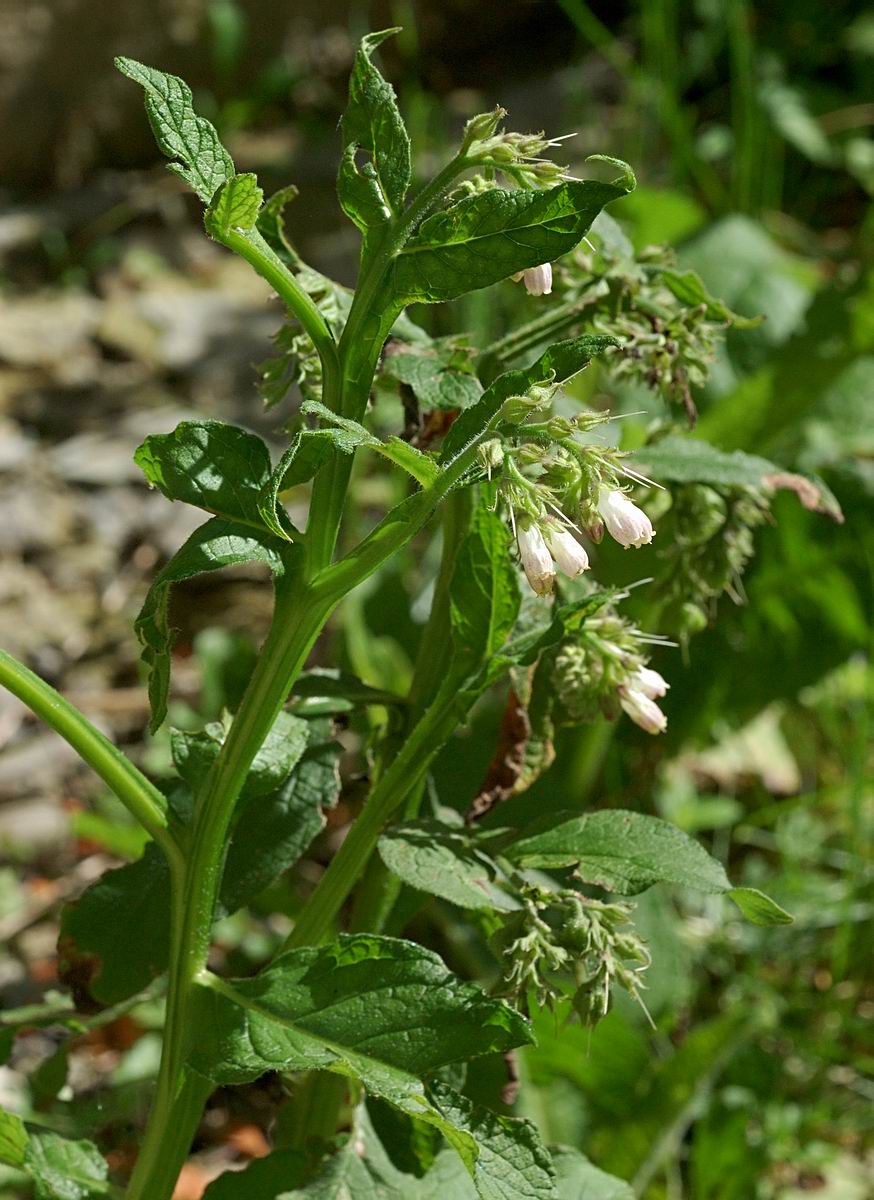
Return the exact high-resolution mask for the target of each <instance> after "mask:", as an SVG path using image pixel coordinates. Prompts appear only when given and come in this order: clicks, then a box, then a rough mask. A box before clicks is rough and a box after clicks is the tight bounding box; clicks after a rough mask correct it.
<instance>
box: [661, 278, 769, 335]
mask: <svg viewBox="0 0 874 1200" xmlns="http://www.w3.org/2000/svg"><path fill="white" fill-rule="evenodd" d="M659 279H661V281H662V283H664V285H665V287H667V289H668V291H670V292H671V293H672V294H673V295H674V296H675V297H676V299H677V300H679V301H680V303H681V304H685V305H687V306H688V307H689V308H697V307H699V306H703V307H704V310H705V312H706V314H707V317H708V318H709V319H710V320H711V321H724V322H725V323H726V325H734V326H735V327H736V328H737V329H752V328H754V327H755V326H756V325H761V323H762V321H763V320H764V318H763V317H742V316H740V315H739V314H738V313H736V312H732V311H731V309H730V308H729V307H728V305H727V304H723V302H722V301H721V300H716V299H714V298H713V296H711V295H710V293H709V292H708V291H707V288H705V286H704V284H703V282H702V280H701V276H700V275H699V274H698V273H697V272H696V271H677V270H674V269H673V268H671V267H665V268H664V269H663V270H660V271H659Z"/></svg>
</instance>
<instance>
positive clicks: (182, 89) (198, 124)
mask: <svg viewBox="0 0 874 1200" xmlns="http://www.w3.org/2000/svg"><path fill="white" fill-rule="evenodd" d="M115 65H116V67H118V69H119V71H121V73H122V74H123V75H127V77H128V79H132V80H133V81H134V82H135V83H139V84H140V85H141V86H142V88H143V89H144V91H145V93H146V112H147V114H148V117H149V123H150V124H151V126H152V132H153V133H154V135H155V141H156V142H157V143H158V146H159V147H160V148H161V150H162V151H163V152H164V154H166V155H167V157H168V158H172V159H173V160H174V161H173V162H171V163H168V167H169V169H170V170H171V171H173V172H174V174H176V175H178V176H180V178H182V179H184V180H185V182H186V183H187V184H188V185H189V187H191V188H192V189H193V190H194V191H195V192H196V193H197V194H198V196H199V197H200V198H201V200H203V202H204V203H205V204H209V202H210V201H211V200H212V198H213V196H214V195H215V193H216V191H217V190H218V189H219V188H220V187H221V185H222V184H223V183H225V182H226V180H228V179H231V178H232V177H233V175H234V164H233V162H232V161H231V156H230V155H229V154H228V152H227V150H225V148H224V146H223V145H222V144H221V141H220V140H219V135H218V134H217V133H216V131H215V129H214V127H213V126H212V125H210V123H209V121H207V120H206V119H205V118H204V117H199V116H198V115H197V113H195V111H194V107H193V105H192V97H191V88H190V87H189V86H188V84H187V83H185V81H184V80H182V79H179V78H177V76H175V75H167V74H166V73H165V72H164V71H156V70H155V69H154V68H153V67H146V66H143V64H142V63H138V62H135V61H134V60H133V59H131V58H116V60H115Z"/></svg>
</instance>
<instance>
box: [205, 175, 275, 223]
mask: <svg viewBox="0 0 874 1200" xmlns="http://www.w3.org/2000/svg"><path fill="white" fill-rule="evenodd" d="M263 199H264V193H263V191H262V190H261V188H259V187H258V180H257V178H256V176H254V175H252V174H249V173H248V172H247V173H245V174H243V175H234V176H233V177H232V178H231V179H229V180H228V181H227V183H223V184H222V186H221V187H220V188H219V190H218V192H216V195H215V198H214V199H213V202H212V204H210V206H209V208H208V209H207V210H206V216H205V218H204V220H205V222H206V228H207V230H208V231H209V232H210V233H211V234H212V235H213V237H216V238H223V237H227V235H228V234H229V233H230V232H231V231H232V230H240V231H242V232H246V231H248V230H250V229H254V228H255V224H256V222H257V220H258V213H259V211H260V209H261V202H262V200H263Z"/></svg>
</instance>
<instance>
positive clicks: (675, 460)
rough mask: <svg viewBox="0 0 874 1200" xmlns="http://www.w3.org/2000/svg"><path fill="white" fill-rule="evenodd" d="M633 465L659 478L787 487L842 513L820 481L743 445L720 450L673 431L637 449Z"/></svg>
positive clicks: (819, 508) (812, 505)
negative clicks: (748, 450)
mask: <svg viewBox="0 0 874 1200" xmlns="http://www.w3.org/2000/svg"><path fill="white" fill-rule="evenodd" d="M632 465H633V466H634V469H635V470H636V471H640V472H642V473H643V474H644V475H647V476H650V477H651V478H653V479H655V480H656V482H663V483H709V484H712V485H713V486H715V487H753V488H760V489H761V490H762V491H764V492H774V491H777V490H779V489H788V490H789V491H793V492H795V494H796V495H797V496H798V499H799V500H800V501H801V503H802V504H803V506H804V507H805V508H807V509H810V510H811V511H812V512H820V513H823V514H824V515H826V516H829V517H831V518H832V519H833V520H835V521H838V522H839V523H840V522H842V521H843V519H844V517H843V513H842V512H841V509H840V505H839V504H838V502H837V500H836V499H835V497H834V496H833V495H832V493H831V492H830V491H829V490H828V488H826V487H825V486H824V485H823V484H822V483H821V481H819V480H812V479H808V478H807V477H806V476H804V475H796V474H794V473H793V472H790V471H786V470H785V469H784V468H783V467H780V466H778V465H777V464H776V463H772V462H769V461H768V459H766V458H759V456H758V455H755V454H746V453H745V452H744V451H743V450H732V451H726V450H719V449H717V447H716V446H712V445H710V443H709V442H704V441H701V440H699V439H698V438H691V437H681V436H679V435H671V436H669V437H666V438H662V440H661V441H658V442H655V443H653V445H651V446H646V447H645V448H644V449H642V450H638V451H637V453H636V454H635V455H634V457H633V459H632Z"/></svg>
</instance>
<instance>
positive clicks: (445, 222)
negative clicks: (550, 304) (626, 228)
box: [391, 180, 626, 304]
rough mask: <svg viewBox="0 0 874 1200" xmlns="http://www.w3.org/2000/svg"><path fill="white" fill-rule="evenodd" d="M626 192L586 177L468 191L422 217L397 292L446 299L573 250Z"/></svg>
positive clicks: (410, 300) (408, 297) (396, 269)
mask: <svg viewBox="0 0 874 1200" xmlns="http://www.w3.org/2000/svg"><path fill="white" fill-rule="evenodd" d="M625 194H626V189H625V188H623V187H617V186H616V185H615V184H611V183H598V182H596V181H595V180H585V181H583V182H582V183H560V184H558V185H557V186H556V187H554V188H549V189H548V190H546V191H527V190H525V189H522V188H519V189H514V190H505V189H503V188H490V189H489V190H488V191H486V192H478V193H476V194H475V195H473V196H467V197H465V198H464V199H463V200H459V201H458V203H457V204H453V205H451V206H450V207H449V208H447V209H444V210H443V211H442V212H437V213H434V214H433V216H430V217H428V218H427V219H426V220H425V221H423V222H422V224H421V225H420V226H419V229H418V230H417V232H416V233H415V234H414V235H413V237H411V238H410V240H409V241H408V242H407V243H406V245H405V246H404V248H403V250H402V251H401V252H400V254H399V255H398V257H397V259H396V260H395V263H394V265H393V268H392V278H391V287H392V289H393V292H394V294H395V295H396V296H397V297H398V298H399V300H400V301H401V302H402V303H404V304H414V303H423V302H424V303H432V304H433V303H439V302H440V301H443V300H454V299H455V298H456V297H458V296H463V295H464V294H465V292H472V291H475V290H476V289H477V288H483V287H488V286H489V285H490V284H493V283H498V282H499V281H500V280H502V279H507V278H508V277H509V276H510V275H513V274H515V273H516V272H517V271H524V270H525V269H526V268H527V267H536V266H539V265H540V263H544V262H551V261H552V260H553V259H555V258H558V257H559V256H560V255H562V254H566V253H567V252H568V251H569V250H573V248H574V247H575V246H576V245H577V243H578V242H580V241H581V239H582V238H583V237H584V236H585V234H586V232H587V231H588V229H589V227H590V225H591V224H592V222H593V221H594V219H595V217H596V216H597V215H598V213H599V212H600V211H601V209H602V208H603V207H604V205H605V204H609V203H610V201H611V200H617V199H619V197H620V196H624V195H625Z"/></svg>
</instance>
